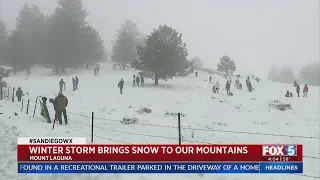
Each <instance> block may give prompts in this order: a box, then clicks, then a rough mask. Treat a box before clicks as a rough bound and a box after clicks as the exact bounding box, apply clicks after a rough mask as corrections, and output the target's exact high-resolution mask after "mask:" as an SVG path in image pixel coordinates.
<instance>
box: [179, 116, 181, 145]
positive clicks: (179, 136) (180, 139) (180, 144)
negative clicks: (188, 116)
mask: <svg viewBox="0 0 320 180" xmlns="http://www.w3.org/2000/svg"><path fill="white" fill-rule="evenodd" d="M178 133H179V145H181V123H180V113H178Z"/></svg>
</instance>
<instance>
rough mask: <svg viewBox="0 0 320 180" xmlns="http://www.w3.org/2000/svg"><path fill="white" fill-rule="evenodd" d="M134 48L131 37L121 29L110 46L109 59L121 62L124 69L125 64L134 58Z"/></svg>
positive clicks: (135, 54)
mask: <svg viewBox="0 0 320 180" xmlns="http://www.w3.org/2000/svg"><path fill="white" fill-rule="evenodd" d="M135 49H136V48H135V43H134V40H133V38H132V37H131V36H130V35H129V34H128V33H127V32H125V31H122V32H121V34H119V37H118V39H117V40H116V42H115V43H114V45H113V47H112V56H111V59H112V60H113V61H115V62H118V63H119V64H121V65H122V66H123V67H124V68H123V70H124V69H125V65H126V64H128V63H129V62H132V61H133V60H135V59H136V56H137V53H136V50H135Z"/></svg>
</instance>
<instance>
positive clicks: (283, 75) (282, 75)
mask: <svg viewBox="0 0 320 180" xmlns="http://www.w3.org/2000/svg"><path fill="white" fill-rule="evenodd" d="M319 70H320V65H319V62H314V63H310V64H307V65H305V66H303V67H301V68H300V70H299V72H298V73H297V75H294V73H293V71H292V69H291V68H290V67H289V66H283V67H282V68H280V69H278V68H277V67H276V66H272V67H271V68H270V71H269V74H268V79H269V80H270V81H273V82H281V83H293V82H294V81H298V82H300V83H305V84H309V85H313V86H319V83H320V79H319V74H320V72H319Z"/></svg>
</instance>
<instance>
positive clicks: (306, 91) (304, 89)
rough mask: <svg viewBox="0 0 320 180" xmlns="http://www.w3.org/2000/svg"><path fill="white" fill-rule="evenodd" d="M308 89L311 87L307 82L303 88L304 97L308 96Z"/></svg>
mask: <svg viewBox="0 0 320 180" xmlns="http://www.w3.org/2000/svg"><path fill="white" fill-rule="evenodd" d="M308 91H309V87H308V85H307V84H305V85H304V88H303V97H308Z"/></svg>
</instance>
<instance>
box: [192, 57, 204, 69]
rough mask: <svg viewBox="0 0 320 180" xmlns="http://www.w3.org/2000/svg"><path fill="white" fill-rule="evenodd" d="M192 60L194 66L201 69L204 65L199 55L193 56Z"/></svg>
mask: <svg viewBox="0 0 320 180" xmlns="http://www.w3.org/2000/svg"><path fill="white" fill-rule="evenodd" d="M191 62H193V67H194V68H195V69H200V68H202V67H203V63H202V61H201V58H199V57H193V58H192V59H191Z"/></svg>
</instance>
